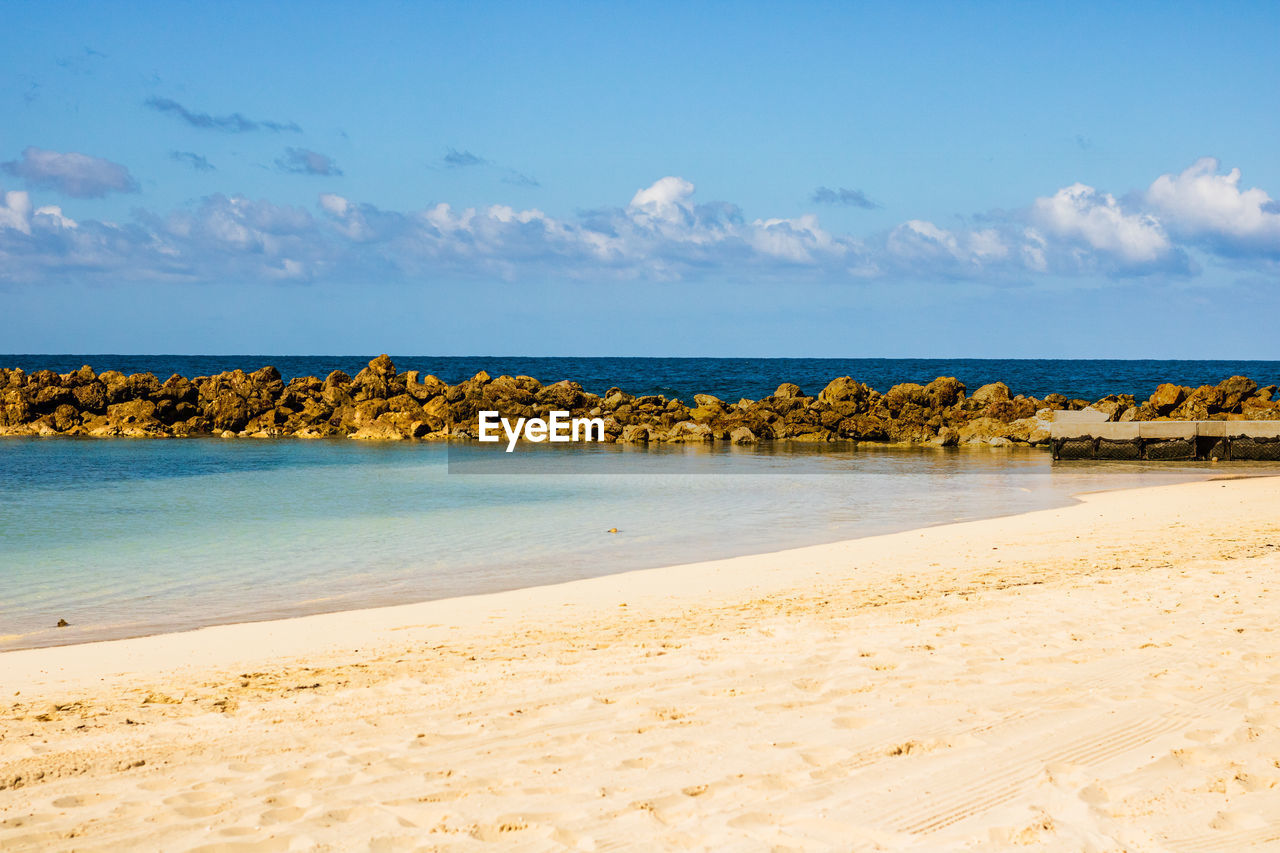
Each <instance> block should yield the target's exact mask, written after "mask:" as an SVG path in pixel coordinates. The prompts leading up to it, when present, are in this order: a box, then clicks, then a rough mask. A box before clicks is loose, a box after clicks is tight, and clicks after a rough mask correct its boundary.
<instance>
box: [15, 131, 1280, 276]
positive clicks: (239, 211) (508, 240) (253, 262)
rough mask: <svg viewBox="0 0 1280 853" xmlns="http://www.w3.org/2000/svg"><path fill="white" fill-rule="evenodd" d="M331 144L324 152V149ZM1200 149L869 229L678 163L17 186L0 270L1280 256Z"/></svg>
mask: <svg viewBox="0 0 1280 853" xmlns="http://www.w3.org/2000/svg"><path fill="white" fill-rule="evenodd" d="M321 156H322V155H321ZM1240 179H1241V178H1240V174H1239V172H1238V170H1232V171H1230V172H1228V173H1226V174H1221V173H1220V168H1219V165H1218V163H1217V161H1216V160H1212V159H1210V158H1206V159H1203V160H1199V161H1197V162H1196V163H1194V164H1192V166H1190V167H1189V168H1188V169H1186V170H1184V171H1182V172H1181V173H1176V174H1175V173H1169V174H1165V175H1161V176H1160V177H1158V178H1157V179H1156V180H1155V181H1154V182H1153V183H1152V184H1151V185H1150V187H1149V188H1148V189H1147V190H1146V191H1144V192H1139V193H1133V194H1130V195H1128V196H1125V197H1123V199H1122V198H1117V197H1116V196H1113V195H1112V194H1110V193H1107V192H1103V191H1100V190H1098V189H1096V188H1094V187H1090V186H1087V185H1085V184H1079V183H1077V184H1073V185H1071V186H1067V187H1063V188H1061V189H1059V190H1057V191H1056V192H1054V193H1052V194H1050V195H1047V196H1043V197H1041V198H1037V199H1034V200H1032V202H1031V203H1030V204H1028V205H1027V206H1026V207H1024V208H1022V209H1019V210H1015V211H1011V212H1000V213H997V214H988V215H986V216H984V217H982V218H981V221H980V224H979V225H978V226H975V227H967V226H966V227H962V228H945V227H942V226H939V225H937V224H936V223H933V222H929V221H926V220H920V219H912V220H907V221H905V222H903V223H901V224H899V225H897V226H896V227H893V228H891V229H889V230H887V231H885V232H882V233H879V234H874V235H870V236H868V237H865V238H860V237H854V236H852V235H841V234H833V233H831V232H829V231H827V230H825V229H824V228H823V227H822V226H821V224H820V223H819V220H818V218H817V216H815V215H813V214H805V215H801V216H795V217H773V218H755V219H748V218H747V217H745V216H744V215H743V213H742V211H741V210H740V209H739V208H738V207H737V206H736V205H734V204H731V203H728V202H706V203H700V202H698V201H696V200H695V198H694V195H695V191H694V185H693V184H692V183H690V182H689V181H687V180H685V179H683V178H680V177H675V176H668V177H664V178H661V179H660V180H658V181H656V182H654V183H653V184H651V185H650V186H648V187H643V188H641V189H639V190H638V191H636V193H635V194H634V195H633V196H632V198H631V199H630V201H628V202H627V203H626V204H625V205H621V206H616V207H606V208H601V209H596V210H590V211H585V212H582V213H580V214H578V215H577V216H576V217H574V218H571V219H570V218H559V217H555V216H551V215H549V214H547V213H545V212H543V211H542V210H539V209H537V208H530V209H524V210H519V209H516V208H513V207H510V206H507V205H501V204H496V205H491V206H488V207H484V208H462V209H458V208H455V207H453V206H452V205H450V204H447V203H437V204H433V205H429V206H426V207H423V208H421V209H417V210H407V211H397V210H387V209H383V208H379V207H377V206H375V205H372V204H368V203H362V202H360V201H358V200H353V199H351V198H348V197H346V196H342V195H337V194H334V193H325V194H323V195H321V196H320V197H319V201H318V205H317V208H316V209H315V210H314V211H313V210H308V209H304V208H302V207H295V206H291V205H277V204H274V203H272V202H270V201H268V200H256V201H255V200H252V199H249V198H246V197H244V196H225V195H220V194H219V195H212V196H208V197H206V198H205V199H203V200H202V201H201V202H199V203H198V204H197V205H195V206H194V207H193V208H190V209H183V210H178V211H174V212H171V213H168V214H165V215H161V214H156V213H150V212H145V211H139V212H137V213H136V214H135V217H134V221H133V222H131V223H128V224H119V223H111V222H102V221H93V220H86V221H81V222H76V221H75V220H73V219H71V218H69V217H67V216H66V215H64V214H63V212H62V210H61V209H60V208H57V207H53V206H44V207H39V208H36V207H35V206H34V205H33V203H32V201H31V199H30V196H29V194H28V193H26V192H22V191H11V192H8V193H7V194H4V195H3V196H0V197H2V198H3V199H4V203H3V205H2V206H0V280H10V281H18V280H41V279H50V278H66V277H72V276H78V277H83V276H92V275H102V276H108V275H109V276H111V277H129V278H132V279H135V280H137V279H151V280H176V281H184V280H185V281H211V282H213V281H226V280H229V279H236V280H254V281H264V282H266V281H277V280H294V281H312V280H335V281H342V280H350V279H369V278H377V277H396V276H400V277H412V276H421V275H429V274H453V275H458V276H478V277H488V278H501V279H505V280H515V279H519V278H521V277H522V276H541V277H545V276H548V275H551V276H558V277H565V278H576V279H600V278H604V279H647V280H673V279H682V278H683V279H696V278H699V277H706V276H709V275H710V276H720V277H738V278H746V277H757V278H759V277H770V276H772V277H786V278H787V279H788V280H795V279H796V278H797V277H805V276H808V277H810V278H819V279H821V280H826V281H833V280H846V281H872V282H874V281H893V280H900V279H905V278H914V279H924V280H943V281H947V280H981V281H987V282H993V283H999V282H1026V281H1029V280H1034V279H1035V278H1037V277H1040V276H1043V275H1054V276H1073V275H1095V276H1103V277H1106V278H1110V279H1123V278H1129V277H1136V276H1163V277H1187V276H1192V275H1194V274H1196V273H1197V272H1198V271H1199V268H1200V267H1199V264H1198V263H1197V261H1196V260H1195V259H1194V258H1193V257H1192V255H1191V252H1192V251H1195V252H1199V253H1202V254H1203V255H1204V257H1206V258H1207V259H1213V258H1218V259H1223V260H1228V261H1231V262H1233V263H1239V262H1241V261H1247V262H1251V263H1255V264H1258V265H1260V268H1261V269H1274V268H1275V265H1276V264H1277V262H1280V212H1276V210H1275V202H1274V201H1273V200H1272V199H1271V197H1270V196H1269V195H1268V194H1267V193H1266V192H1264V191H1263V190H1261V189H1256V188H1255V189H1244V190H1242V189H1240Z"/></svg>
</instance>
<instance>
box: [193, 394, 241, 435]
mask: <svg viewBox="0 0 1280 853" xmlns="http://www.w3.org/2000/svg"><path fill="white" fill-rule="evenodd" d="M203 414H204V416H205V417H206V418H208V419H209V423H211V424H212V425H213V428H214V429H215V430H218V431H219V432H222V431H228V430H229V431H231V432H239V431H240V430H242V429H244V427H245V424H247V423H249V419H250V418H252V417H253V413H252V412H251V411H250V408H249V404H248V403H247V402H246V401H245V399H244V398H243V397H241V396H240V395H239V394H236V393H235V392H234V391H223V392H222V393H220V394H218V396H217V397H214V398H213V399H212V400H211V401H209V404H208V405H207V406H205V407H204V413H203Z"/></svg>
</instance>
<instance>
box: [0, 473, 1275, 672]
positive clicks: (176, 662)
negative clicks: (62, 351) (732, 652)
mask: <svg viewBox="0 0 1280 853" xmlns="http://www.w3.org/2000/svg"><path fill="white" fill-rule="evenodd" d="M1267 479H1280V474H1244V475H1235V474H1228V475H1225V476H1206V477H1203V478H1197V479H1191V480H1188V481H1185V482H1180V483H1172V484H1159V485H1153V486H1139V487H1120V488H1112V489H1101V490H1093V491H1085V492H1078V493H1073V494H1072V495H1070V496H1069V499H1068V501H1069V502H1067V503H1064V504H1062V505H1060V506H1057V507H1051V508H1048V509H1037V510H1033V511H1030V512H1024V513H1012V514H1005V515H995V516H987V517H983V518H978V519H971V520H966V521H960V522H936V523H931V524H925V525H923V526H920V527H909V528H906V529H904V530H901V531H896V532H892V533H884V534H875V535H871V536H861V537H853V538H848V539H839V540H835V541H831V542H819V543H816V544H812V545H803V546H799V547H792V548H781V549H777V550H770V551H762V552H759V553H752V554H743V555H736V556H729V557H723V558H717V559H712V560H699V561H694V562H686V563H676V564H670V565H662V566H654V567H651V568H643V569H631V570H627V571H623V572H616V573H611V574H604V575H595V576H592V577H587V578H578V579H573V580H567V581H562V582H558V583H550V584H541V585H535V586H523V587H513V588H510V589H504V590H499V591H495V592H485V593H476V594H473V595H462V596H452V597H447V598H437V599H427V600H424V601H415V602H410V603H406V604H388V605H374V606H369V607H356V608H350V609H343V610H334V611H321V612H317V613H305V614H299V615H294V616H281V617H268V618H264V619H257V620H248V621H241V622H225V623H218V624H213V625H203V626H198V627H195V628H190V629H182V630H177V631H167V632H158V633H153V634H142V635H138V636H132V637H120V638H113V639H104V640H90V641H88V642H79V643H67V644H63V645H56V646H37V647H29V648H19V649H8V650H3V651H0V664H7V665H8V666H6V669H9V672H10V673H12V672H15V671H17V672H22V671H24V670H25V671H26V672H34V671H35V670H36V669H39V668H44V669H50V668H55V667H63V668H64V669H67V670H69V671H72V672H74V671H76V669H77V667H78V665H77V663H76V662H75V661H73V660H70V658H73V657H75V656H76V654H77V652H80V651H102V652H104V653H106V654H109V655H113V656H117V655H118V656H119V657H118V658H117V659H125V660H131V661H136V662H138V663H143V664H144V665H145V666H146V667H147V670H148V671H156V672H160V671H164V670H165V669H167V668H178V667H179V666H185V665H190V664H191V663H192V661H193V660H200V659H201V657H203V656H204V652H202V650H201V646H203V645H205V644H204V643H203V642H202V641H204V640H206V639H207V640H210V641H212V642H223V641H227V640H233V639H240V638H237V637H235V636H234V635H235V634H245V635H251V637H250V639H251V640H252V641H254V643H255V645H256V641H259V640H261V641H276V642H284V643H285V644H286V646H285V649H286V650H285V651H279V650H277V651H273V652H271V653H268V654H266V655H263V656H261V657H258V656H256V655H255V656H252V657H250V658H247V659H246V660H245V661H242V662H250V661H256V660H269V659H272V658H280V657H294V656H302V655H307V654H317V653H320V654H326V653H330V652H337V651H340V650H342V649H343V648H344V647H352V648H351V651H352V652H353V653H357V652H359V648H358V646H361V645H363V646H365V647H366V648H367V647H369V646H370V645H373V644H374V643H375V641H374V639H373V638H374V637H378V639H379V640H381V641H384V642H385V641H386V640H388V639H390V637H389V636H387V634H389V632H394V631H400V630H405V629H406V628H409V627H414V626H411V625H410V624H409V623H415V622H422V621H423V620H430V619H434V620H436V622H435V623H434V624H435V625H436V626H437V627H438V626H441V625H443V624H444V623H445V622H450V621H451V620H450V619H448V618H445V614H444V611H451V610H453V606H454V605H461V607H460V608H459V609H458V610H457V611H456V612H457V613H458V614H461V618H458V617H455V618H454V619H453V620H452V621H453V622H455V623H457V622H463V623H466V624H467V625H468V626H471V627H474V622H475V620H476V619H477V618H479V617H481V616H483V615H484V613H481V612H478V611H488V610H490V609H492V610H493V611H494V612H495V613H502V614H509V613H511V612H513V611H512V608H516V607H517V606H518V605H520V604H521V603H520V602H518V601H517V599H519V598H521V597H526V596H527V597H528V601H526V602H524V603H523V606H524V607H528V606H530V605H532V606H533V607H536V608H539V609H545V608H547V607H550V606H552V604H553V602H554V601H555V600H556V597H555V595H554V593H555V592H558V591H559V592H565V593H567V597H566V599H565V600H564V601H563V606H583V605H586V604H588V603H589V602H590V601H592V599H593V598H594V597H595V596H598V595H608V594H618V595H624V596H625V594H626V592H627V590H628V589H629V588H634V589H636V590H637V591H638V590H644V591H645V592H644V595H645V596H646V599H653V600H650V601H648V603H649V604H650V605H653V604H654V603H655V602H666V603H672V602H674V601H675V600H676V599H677V598H678V597H683V595H684V591H681V592H679V593H677V592H676V591H674V590H675V589H676V588H677V587H679V586H680V584H677V583H673V584H672V585H671V586H672V589H673V591H671V592H669V593H665V594H664V593H663V592H661V588H662V585H663V581H664V580H672V581H674V580H675V579H676V578H679V579H680V582H681V583H684V582H686V581H688V580H689V579H690V578H693V579H694V582H695V583H703V582H706V581H708V580H713V583H712V586H711V588H710V589H712V590H714V591H715V592H716V593H717V594H723V595H728V596H733V595H735V594H737V593H745V592H747V591H749V589H754V588H748V587H744V588H742V589H735V588H734V587H733V586H732V585H731V584H730V585H727V586H726V585H725V584H724V582H723V578H724V575H726V574H729V573H732V572H734V570H735V569H736V568H738V567H737V566H735V565H734V564H738V563H742V564H744V565H745V564H749V565H750V566H751V567H752V568H753V569H755V570H756V571H757V572H758V570H759V568H760V566H761V565H762V564H767V563H771V562H774V561H787V562H796V561H799V562H802V563H803V564H804V565H809V564H811V563H813V564H817V563H823V562H826V561H829V560H831V559H834V558H837V557H841V556H846V555H848V554H849V553H850V552H851V551H853V550H854V549H856V548H857V547H858V545H859V544H863V543H865V544H866V545H867V546H868V547H870V548H873V549H875V548H884V547H892V546H893V544H894V543H895V541H896V540H900V539H906V538H908V537H911V536H912V535H917V534H918V535H923V534H925V533H926V532H929V533H932V532H936V531H957V532H959V531H963V530H964V529H965V528H969V527H973V526H979V527H984V526H987V525H992V524H997V525H998V524H999V523H1000V522H1003V521H1009V520H1015V519H1016V520H1034V519H1035V518H1037V517H1039V516H1055V515H1057V514H1059V513H1062V512H1063V511H1066V510H1071V509H1076V508H1081V507H1087V506H1089V505H1090V504H1091V503H1094V502H1095V501H1097V500H1098V499H1105V498H1107V497H1110V496H1116V495H1135V494H1138V493H1142V492H1147V491H1156V490H1169V489H1183V488H1185V487H1187V486H1193V485H1201V484H1209V483H1216V482H1222V481H1225V482H1233V481H1250V480H1267ZM794 573H795V570H794V569H793V570H792V571H791V572H790V573H788V575H786V576H785V579H784V576H779V577H777V578H773V579H769V580H768V581H765V580H764V579H763V578H762V577H761V576H759V575H758V574H752V575H751V577H752V579H753V581H752V582H753V583H756V584H763V585H764V586H765V587H771V588H772V590H771V591H773V592H777V591H779V590H781V589H787V585H788V584H789V583H791V582H792V581H795V580H797V578H795V577H792V575H794ZM816 574H817V575H818V576H820V577H823V578H824V579H830V577H831V576H833V575H839V574H840V572H839V570H836V571H834V572H833V571H832V570H830V569H829V568H828V569H825V570H823V571H818V572H816ZM664 575H669V576H670V577H669V578H664V577H662V576H664ZM859 580H862V578H859ZM633 597H634V593H633ZM436 611H441V612H436ZM485 618H486V619H492V618H493V616H492V615H488V616H485ZM380 622H390V623H394V624H392V625H391V627H384V626H380V625H379V624H378V623H380ZM448 627H449V628H451V629H458V628H459V627H460V625H459V624H451V625H449V626H448ZM335 629H343V630H346V631H347V632H351V631H368V632H370V633H369V634H367V635H364V636H365V639H363V641H362V640H361V639H360V636H351V635H350V634H349V633H348V634H346V635H344V636H342V637H341V638H340V639H336V640H335V639H328V640H325V641H323V642H321V643H318V644H316V645H310V643H311V642H313V639H314V636H316V635H319V634H324V635H326V636H330V635H331V632H334V630H335ZM313 632H314V634H313ZM160 645H163V646H165V649H164V651H163V652H161V653H159V654H157V653H156V650H155V649H150V648H148V647H149V646H160ZM193 654H194V655H196V657H195V658H192V657H190V655H193ZM28 657H29V658H30V660H26V659H24V658H28ZM43 658H47V659H48V660H41V659H43ZM205 662H206V663H209V664H214V663H217V659H216V658H213V657H206V658H205ZM15 665H16V666H17V667H18V669H17V670H14V669H10V667H12V666H15Z"/></svg>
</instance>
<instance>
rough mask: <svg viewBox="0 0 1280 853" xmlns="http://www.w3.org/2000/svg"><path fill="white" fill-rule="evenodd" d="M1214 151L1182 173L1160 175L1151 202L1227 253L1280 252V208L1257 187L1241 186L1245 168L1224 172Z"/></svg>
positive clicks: (1168, 219) (1172, 222) (1181, 229)
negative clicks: (1211, 154) (1213, 153)
mask: <svg viewBox="0 0 1280 853" xmlns="http://www.w3.org/2000/svg"><path fill="white" fill-rule="evenodd" d="M1219 168H1220V167H1219V163H1218V161H1217V159H1216V158H1214V157H1202V158H1200V159H1199V160H1197V161H1196V162H1195V163H1193V164H1191V166H1189V167H1188V168H1186V169H1185V170H1183V171H1182V172H1181V173H1179V174H1177V175H1174V174H1165V175H1161V176H1160V177H1158V178H1156V180H1155V181H1154V182H1153V183H1152V184H1151V187H1150V188H1149V189H1148V190H1147V192H1146V197H1145V201H1146V203H1147V205H1148V206H1149V207H1150V208H1151V209H1152V210H1153V211H1154V212H1155V213H1156V214H1157V215H1159V216H1160V218H1161V220H1162V221H1163V222H1164V223H1165V225H1166V226H1167V227H1168V229H1169V230H1170V231H1171V232H1172V233H1174V234H1176V235H1178V236H1179V237H1181V238H1183V239H1185V240H1188V241H1190V242H1197V243H1204V244H1206V245H1209V246H1211V247H1213V248H1215V249H1217V250H1218V251H1223V252H1226V253H1232V254H1235V253H1253V252H1256V253H1262V254H1270V255H1280V210H1277V208H1276V203H1275V202H1274V201H1273V200H1272V198H1271V196H1269V195H1268V194H1267V193H1266V192H1264V191H1263V190H1261V189H1258V188H1257V187H1253V188H1250V189H1247V190H1241V189H1240V170H1239V169H1232V170H1231V171H1229V172H1227V173H1226V174H1225V175H1223V174H1219Z"/></svg>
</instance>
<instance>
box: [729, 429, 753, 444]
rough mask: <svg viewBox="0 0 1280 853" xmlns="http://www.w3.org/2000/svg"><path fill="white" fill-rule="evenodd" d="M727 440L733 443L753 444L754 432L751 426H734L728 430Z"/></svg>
mask: <svg viewBox="0 0 1280 853" xmlns="http://www.w3.org/2000/svg"><path fill="white" fill-rule="evenodd" d="M729 441H731V442H733V443H734V444H755V443H756V434H755V433H754V432H752V431H751V427H746V426H740V427H734V428H733V429H732V430H730V432H729Z"/></svg>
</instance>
